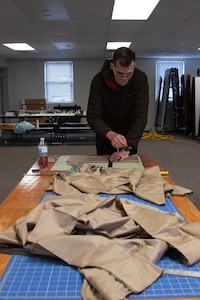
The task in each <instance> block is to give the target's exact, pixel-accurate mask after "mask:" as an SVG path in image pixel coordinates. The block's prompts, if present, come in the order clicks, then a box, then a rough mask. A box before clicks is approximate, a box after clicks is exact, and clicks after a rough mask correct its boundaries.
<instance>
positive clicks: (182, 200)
mask: <svg viewBox="0 0 200 300" xmlns="http://www.w3.org/2000/svg"><path fill="white" fill-rule="evenodd" d="M140 158H141V161H142V163H143V165H144V167H151V166H155V165H157V163H156V162H155V161H154V160H153V158H152V157H151V156H149V155H140ZM50 159H51V160H52V161H53V157H50ZM53 164H54V162H49V166H48V170H42V171H41V172H40V173H39V174H37V173H33V172H32V170H33V169H37V168H38V166H37V163H35V164H34V165H33V166H32V167H31V168H30V170H29V171H28V172H27V174H25V175H24V177H23V178H22V180H21V181H20V182H19V183H18V185H17V186H16V187H15V188H14V189H13V190H12V191H11V192H10V194H9V195H8V196H7V197H6V198H5V200H4V201H3V202H2V204H1V205H0V232H3V231H5V230H6V229H8V228H9V227H10V226H11V225H13V224H14V222H15V221H16V220H17V219H18V218H19V217H22V216H24V215H26V214H28V213H29V212H30V211H31V210H32V209H33V208H34V207H36V206H37V205H38V202H39V200H40V198H41V196H42V195H43V193H44V192H45V190H46V188H47V187H48V186H49V185H50V180H51V176H52V175H53V174H55V173H57V172H55V171H51V168H52V166H53ZM165 178H166V180H167V181H168V182H169V183H171V184H173V183H174V182H173V181H172V179H171V178H169V177H165ZM172 200H173V202H174V203H175V205H176V207H177V208H178V209H179V211H180V212H181V213H182V215H183V216H184V217H185V218H186V220H187V221H190V222H194V221H197V222H200V211H199V210H198V209H197V208H196V207H195V206H194V205H193V204H192V202H191V201H190V200H189V199H188V198H187V197H185V196H172ZM10 257H11V255H8V254H0V276H2V274H3V272H4V270H5V268H6V266H7V264H8V262H9V260H10ZM162 299H169V298H162ZM170 299H172V300H173V299H175V298H170ZM181 299H187V300H188V299H190V300H194V299H199V298H179V300H181Z"/></svg>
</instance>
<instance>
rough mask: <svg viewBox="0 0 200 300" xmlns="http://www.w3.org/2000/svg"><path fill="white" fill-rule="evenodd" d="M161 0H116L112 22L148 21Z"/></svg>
mask: <svg viewBox="0 0 200 300" xmlns="http://www.w3.org/2000/svg"><path fill="white" fill-rule="evenodd" d="M159 1H160V0H115V3H114V6H113V13H112V20H147V19H148V17H149V16H150V14H151V13H152V11H153V10H154V8H155V7H156V5H157V4H158V2H159Z"/></svg>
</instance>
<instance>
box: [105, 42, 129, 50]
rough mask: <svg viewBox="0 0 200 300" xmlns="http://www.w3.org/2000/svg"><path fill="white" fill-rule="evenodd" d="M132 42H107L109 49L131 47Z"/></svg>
mask: <svg viewBox="0 0 200 300" xmlns="http://www.w3.org/2000/svg"><path fill="white" fill-rule="evenodd" d="M130 44H131V42H107V45H106V49H107V50H115V49H117V48H120V47H127V48H128V47H130Z"/></svg>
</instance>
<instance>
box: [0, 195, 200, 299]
mask: <svg viewBox="0 0 200 300" xmlns="http://www.w3.org/2000/svg"><path fill="white" fill-rule="evenodd" d="M197 227H198V230H197V229H196V228H197ZM199 227H200V223H190V224H188V223H186V222H184V220H183V219H182V218H181V217H180V216H179V215H178V214H176V213H165V212H162V211H160V210H159V209H155V208H153V207H151V206H148V205H144V204H140V203H136V202H134V201H130V200H128V199H119V198H118V197H115V196H111V197H109V198H100V197H99V196H97V195H92V194H90V195H87V194H81V195H75V196H71V197H63V196H60V197H59V196H49V197H46V198H45V200H44V201H43V202H42V203H41V204H39V205H38V206H37V207H36V208H35V209H33V210H32V211H31V212H30V213H29V214H28V215H27V216H25V217H22V218H20V219H18V220H17V221H16V223H15V225H14V226H13V227H11V228H10V229H9V230H8V231H7V232H5V233H3V234H1V235H0V243H1V244H9V243H14V244H18V245H22V246H24V247H26V248H30V249H31V250H32V252H33V253H37V254H42V255H53V256H56V257H59V258H60V259H62V260H63V261H65V262H67V263H68V264H71V265H75V266H77V267H78V268H80V271H81V272H82V273H83V274H84V275H85V281H84V284H83V288H82V292H81V293H82V297H83V299H84V300H86V299H87V300H88V299H94V300H97V299H102V300H103V299H104V300H118V299H124V297H125V296H126V295H128V294H129V293H132V292H133V293H138V292H140V291H142V290H144V289H145V288H146V287H148V286H149V285H150V284H152V283H153V282H154V281H155V280H156V279H157V278H158V277H159V276H160V275H161V274H162V270H161V269H160V268H158V267H157V266H156V265H155V264H156V263H157V262H158V261H159V260H160V259H161V257H162V256H163V255H164V253H165V251H166V250H167V248H168V244H170V245H172V246H173V247H175V248H176V249H178V250H179V251H180V252H181V253H182V254H183V255H184V257H185V258H186V262H187V263H188V264H192V263H195V262H196V261H198V260H199V259H200V251H199V249H200V240H199V232H200V230H199V229H200V228H199ZM193 228H195V229H194V230H193ZM193 232H194V233H193ZM100 274H102V276H100ZM113 286H114V287H115V288H116V289H114V290H113Z"/></svg>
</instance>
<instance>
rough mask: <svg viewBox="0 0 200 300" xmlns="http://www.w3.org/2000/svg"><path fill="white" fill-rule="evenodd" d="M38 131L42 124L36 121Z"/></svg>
mask: <svg viewBox="0 0 200 300" xmlns="http://www.w3.org/2000/svg"><path fill="white" fill-rule="evenodd" d="M35 128H36V129H39V128H40V122H39V120H36V126H35Z"/></svg>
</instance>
